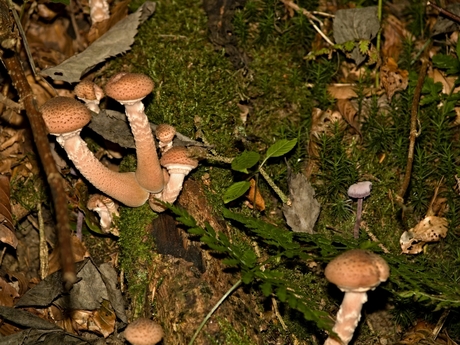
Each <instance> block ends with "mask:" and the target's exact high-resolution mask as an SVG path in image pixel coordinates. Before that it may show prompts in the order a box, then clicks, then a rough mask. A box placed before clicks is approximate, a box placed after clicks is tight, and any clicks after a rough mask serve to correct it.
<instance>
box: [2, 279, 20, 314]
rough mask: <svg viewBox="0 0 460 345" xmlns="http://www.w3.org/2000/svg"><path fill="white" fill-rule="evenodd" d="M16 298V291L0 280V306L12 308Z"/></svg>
mask: <svg viewBox="0 0 460 345" xmlns="http://www.w3.org/2000/svg"><path fill="white" fill-rule="evenodd" d="M17 297H19V294H18V292H17V291H16V289H15V288H14V287H12V286H11V285H10V284H8V283H7V282H6V281H5V280H4V279H3V278H0V305H2V306H5V307H12V306H14V299H15V298H17Z"/></svg>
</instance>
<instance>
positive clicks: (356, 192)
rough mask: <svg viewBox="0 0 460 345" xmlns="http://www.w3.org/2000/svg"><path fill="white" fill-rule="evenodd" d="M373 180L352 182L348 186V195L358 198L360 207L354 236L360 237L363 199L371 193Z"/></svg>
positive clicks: (357, 212) (357, 211)
mask: <svg viewBox="0 0 460 345" xmlns="http://www.w3.org/2000/svg"><path fill="white" fill-rule="evenodd" d="M371 189H372V182H369V181H362V182H358V183H355V184H352V185H351V186H350V188H348V196H349V197H350V198H353V199H358V208H357V210H356V221H355V227H354V229H353V237H354V238H359V226H360V224H361V215H362V213H363V200H364V198H367V197H368V196H369V195H371Z"/></svg>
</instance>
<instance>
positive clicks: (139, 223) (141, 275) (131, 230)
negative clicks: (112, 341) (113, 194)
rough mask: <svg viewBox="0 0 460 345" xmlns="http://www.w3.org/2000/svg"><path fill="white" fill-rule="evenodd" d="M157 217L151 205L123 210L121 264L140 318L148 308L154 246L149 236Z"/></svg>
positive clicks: (121, 213) (120, 221) (118, 225)
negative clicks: (151, 223)
mask: <svg viewBox="0 0 460 345" xmlns="http://www.w3.org/2000/svg"><path fill="white" fill-rule="evenodd" d="M154 216H155V214H154V213H153V212H152V210H151V209H150V206H149V205H148V204H145V205H143V206H141V207H137V208H128V207H121V209H120V218H119V221H118V224H116V225H117V227H118V228H119V229H120V239H119V245H120V250H121V256H120V258H121V259H120V263H121V267H122V269H123V272H124V275H125V279H126V281H127V286H128V291H129V295H130V298H131V306H132V308H133V313H134V316H135V317H138V316H139V315H140V314H141V313H142V310H143V308H144V306H145V297H146V289H147V288H148V284H149V278H150V273H149V272H150V271H149V270H150V269H151V263H152V261H153V260H152V257H153V255H154V251H153V248H154V242H153V238H152V236H151V235H150V234H149V233H148V232H147V226H148V224H150V222H151V221H152V219H153V218H154Z"/></svg>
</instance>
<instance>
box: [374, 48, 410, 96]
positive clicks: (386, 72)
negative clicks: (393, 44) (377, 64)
mask: <svg viewBox="0 0 460 345" xmlns="http://www.w3.org/2000/svg"><path fill="white" fill-rule="evenodd" d="M380 77H381V86H383V88H384V89H385V92H386V94H387V97H388V99H389V100H390V101H391V99H392V98H393V96H394V94H395V93H396V92H398V91H402V90H405V89H406V88H407V85H408V84H409V72H408V71H406V70H402V69H399V68H398V64H397V63H396V61H395V60H394V59H393V58H391V57H390V58H387V60H386V62H385V64H384V65H383V66H382V67H381V68H380Z"/></svg>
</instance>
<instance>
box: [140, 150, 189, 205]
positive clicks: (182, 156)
mask: <svg viewBox="0 0 460 345" xmlns="http://www.w3.org/2000/svg"><path fill="white" fill-rule="evenodd" d="M160 162H161V165H162V166H163V167H165V168H166V169H167V170H168V173H169V181H168V183H167V184H166V185H165V188H164V189H163V191H162V192H161V193H158V194H152V195H151V196H150V198H149V204H150V207H151V208H152V209H153V210H154V211H156V212H160V211H159V209H161V210H162V211H163V210H164V208H163V206H162V205H160V204H158V203H157V202H156V200H155V198H157V199H160V200H162V201H165V202H169V203H171V204H172V203H174V201H176V199H177V197H178V195H179V193H180V191H181V190H182V184H183V182H184V178H185V176H187V175H188V173H189V172H190V171H191V170H192V169H195V168H196V167H197V166H198V161H197V160H196V159H194V158H192V157H190V155H189V152H188V150H187V149H186V148H185V147H184V146H174V147H172V148H171V149H170V150H168V151H167V152H166V153H165V154H164V155H163V157H161V160H160Z"/></svg>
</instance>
